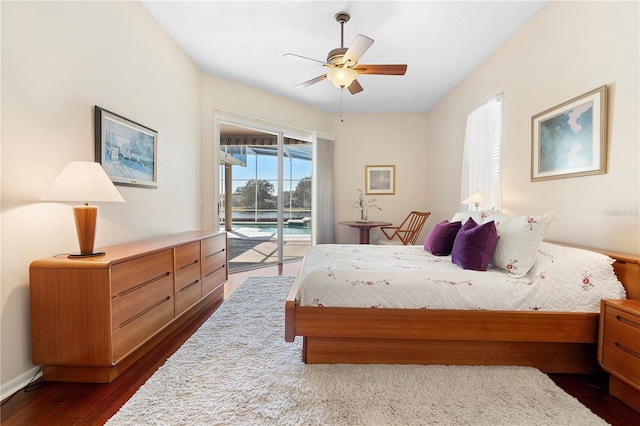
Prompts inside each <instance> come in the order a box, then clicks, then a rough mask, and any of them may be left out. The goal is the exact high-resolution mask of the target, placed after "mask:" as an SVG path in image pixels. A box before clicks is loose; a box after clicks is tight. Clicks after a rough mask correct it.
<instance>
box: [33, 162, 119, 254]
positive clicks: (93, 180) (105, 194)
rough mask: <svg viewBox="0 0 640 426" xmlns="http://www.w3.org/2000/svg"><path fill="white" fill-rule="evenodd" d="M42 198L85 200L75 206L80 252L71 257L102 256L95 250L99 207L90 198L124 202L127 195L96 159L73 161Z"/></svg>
mask: <svg viewBox="0 0 640 426" xmlns="http://www.w3.org/2000/svg"><path fill="white" fill-rule="evenodd" d="M40 201H62V202H82V203H83V204H82V205H79V206H75V207H74V208H73V215H74V217H75V221H76V232H77V233H78V243H79V244H80V253H79V254H70V255H69V257H91V256H100V255H103V254H104V252H97V253H96V252H94V251H93V244H94V241H95V236H96V220H97V218H98V207H97V206H93V205H89V203H90V202H98V203H105V202H116V203H124V199H123V198H122V196H121V195H120V193H119V192H118V190H117V189H116V187H115V186H114V185H113V182H111V179H109V176H107V174H106V173H105V171H104V169H103V168H102V166H101V165H100V164H99V163H96V162H93V161H71V162H69V163H68V164H67V165H66V166H65V167H64V169H62V171H61V172H60V174H59V175H58V177H57V178H56V179H55V180H54V181H53V183H52V184H51V187H49V190H48V191H47V192H46V193H45V194H44V196H43V197H42V198H41V199H40Z"/></svg>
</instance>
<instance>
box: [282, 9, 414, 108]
mask: <svg viewBox="0 0 640 426" xmlns="http://www.w3.org/2000/svg"><path fill="white" fill-rule="evenodd" d="M335 18H336V21H337V22H338V23H339V24H340V47H338V48H336V49H333V50H331V51H330V52H329V54H328V55H327V60H326V62H323V61H319V60H316V59H311V58H307V57H305V56H300V55H296V54H293V53H286V54H284V55H283V56H284V57H285V58H287V59H294V60H300V61H304V62H311V63H313V64H315V65H322V66H324V67H327V68H330V70H329V71H328V72H327V73H326V74H323V75H320V76H318V77H316V78H312V79H311V80H308V81H305V82H304V83H300V84H298V85H296V86H294V87H295V88H297V89H302V88H304V87H308V86H311V85H312V84H315V83H318V82H320V81H322V80H324V79H327V78H328V79H329V80H330V81H331V82H332V83H333V85H334V86H336V87H337V88H339V89H344V88H345V87H346V88H347V89H348V90H349V92H351V94H352V95H355V94H356V93H360V92H362V90H363V89H362V86H361V85H360V83H358V80H357V78H358V76H359V75H360V74H376V75H404V73H405V72H406V71H407V65H406V64H402V65H401V64H393V65H392V64H387V65H358V60H359V59H360V57H361V56H362V55H363V54H364V53H365V52H366V51H367V50H368V49H369V48H370V47H371V45H372V44H373V39H371V38H369V37H367V36H363V35H362V34H358V35H357V36H356V38H355V40H353V43H351V46H349V48H346V47H344V24H345V23H347V22H349V19H350V18H351V17H350V16H349V14H348V13H346V12H340V13H338V14H336V16H335Z"/></svg>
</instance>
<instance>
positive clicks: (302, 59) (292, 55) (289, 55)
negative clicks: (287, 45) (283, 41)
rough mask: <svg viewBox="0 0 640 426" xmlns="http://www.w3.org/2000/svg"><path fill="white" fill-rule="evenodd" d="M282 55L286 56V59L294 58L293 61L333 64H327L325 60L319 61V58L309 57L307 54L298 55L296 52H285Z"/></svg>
mask: <svg viewBox="0 0 640 426" xmlns="http://www.w3.org/2000/svg"><path fill="white" fill-rule="evenodd" d="M282 57H283V58H285V59H290V60H293V61H298V62H306V63H311V64H313V65H331V64H327V63H326V62H324V61H319V60H317V59H312V58H307V57H306V56H300V55H296V54H295V53H285V54H284V55H282Z"/></svg>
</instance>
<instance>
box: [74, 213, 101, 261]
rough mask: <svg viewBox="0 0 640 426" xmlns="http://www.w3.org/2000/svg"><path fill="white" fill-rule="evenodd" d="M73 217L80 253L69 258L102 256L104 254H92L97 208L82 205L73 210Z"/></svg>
mask: <svg viewBox="0 0 640 426" xmlns="http://www.w3.org/2000/svg"><path fill="white" fill-rule="evenodd" d="M73 216H74V218H75V220H76V232H77V234H78V243H79V244H80V253H79V254H78V253H76V254H70V255H69V257H93V256H102V255H103V254H104V252H103V251H102V252H94V251H93V244H94V242H95V238H96V222H97V220H98V206H90V205H89V204H83V205H81V206H75V207H74V208H73Z"/></svg>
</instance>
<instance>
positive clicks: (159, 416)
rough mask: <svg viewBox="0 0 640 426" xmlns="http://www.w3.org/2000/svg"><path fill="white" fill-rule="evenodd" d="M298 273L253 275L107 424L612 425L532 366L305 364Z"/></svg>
mask: <svg viewBox="0 0 640 426" xmlns="http://www.w3.org/2000/svg"><path fill="white" fill-rule="evenodd" d="M292 282H293V277H275V278H273V277H255V278H250V279H248V280H247V281H246V282H244V283H243V284H242V286H240V288H239V289H238V290H236V291H235V292H234V293H233V294H232V295H231V297H230V298H229V299H228V300H227V301H225V302H224V303H223V304H222V305H221V306H220V308H218V310H217V311H216V312H214V314H213V315H212V316H211V317H210V318H209V319H208V320H207V321H206V322H205V323H204V324H203V325H202V326H201V327H200V329H199V330H197V331H196V333H195V334H194V335H193V336H192V337H191V338H190V339H189V340H188V341H187V342H185V344H184V345H183V346H182V347H181V348H180V349H179V350H178V351H177V352H176V353H175V354H174V355H173V356H172V357H171V358H169V359H168V360H167V362H166V363H165V365H163V366H162V367H161V368H160V369H158V371H157V372H156V373H155V374H154V375H153V376H152V377H151V378H150V379H149V380H148V381H147V382H146V383H145V384H144V385H143V386H142V387H141V388H140V389H139V390H138V392H136V394H135V395H133V397H132V398H131V399H130V400H129V401H128V402H127V403H126V404H125V405H124V406H123V407H122V408H121V409H120V410H119V411H118V413H116V414H115V415H114V416H113V417H112V418H111V419H110V420H109V421H108V423H107V424H108V425H110V426H116V425H377V426H382V425H492V426H495V425H536V426H540V425H572V426H573V425H581V426H586V425H606V424H607V423H606V422H604V421H603V420H602V419H600V418H599V417H597V416H596V415H595V414H593V413H592V412H591V411H590V410H589V409H588V408H586V407H585V406H583V405H582V404H581V403H580V402H579V401H578V400H577V399H575V398H573V397H572V396H570V395H568V394H567V393H565V392H564V391H563V390H562V389H560V388H559V387H557V386H556V385H555V384H554V383H553V381H552V380H551V379H549V378H548V377H547V376H546V375H545V374H543V373H542V372H540V371H538V370H536V369H534V368H530V367H480V366H478V367H476V366H437V365H429V366H422V365H347V364H338V365H305V364H303V363H302V361H301V346H302V344H301V338H299V337H298V338H296V342H295V343H286V342H285V341H284V301H285V299H286V296H287V294H288V291H289V288H290V286H291V284H292Z"/></svg>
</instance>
